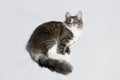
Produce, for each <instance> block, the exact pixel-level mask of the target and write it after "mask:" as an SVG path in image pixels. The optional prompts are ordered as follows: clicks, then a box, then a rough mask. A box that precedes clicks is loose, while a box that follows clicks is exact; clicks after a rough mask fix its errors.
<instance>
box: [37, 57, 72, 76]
mask: <svg viewBox="0 0 120 80" xmlns="http://www.w3.org/2000/svg"><path fill="white" fill-rule="evenodd" d="M38 64H39V66H41V67H46V68H48V69H50V70H51V71H55V72H58V73H61V74H64V75H67V74H69V73H71V72H72V66H71V65H70V64H69V63H67V62H66V61H59V60H54V59H50V58H47V59H45V58H40V59H39V61H38Z"/></svg>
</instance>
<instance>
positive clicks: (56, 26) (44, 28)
mask: <svg viewBox="0 0 120 80" xmlns="http://www.w3.org/2000/svg"><path fill="white" fill-rule="evenodd" d="M62 28H64V25H63V23H62V22H60V21H50V22H46V23H43V24H41V25H39V26H38V27H37V28H36V29H35V30H34V33H33V34H35V33H39V34H42V33H43V34H47V33H48V34H51V33H55V32H59V31H60V30H61V29H62Z"/></svg>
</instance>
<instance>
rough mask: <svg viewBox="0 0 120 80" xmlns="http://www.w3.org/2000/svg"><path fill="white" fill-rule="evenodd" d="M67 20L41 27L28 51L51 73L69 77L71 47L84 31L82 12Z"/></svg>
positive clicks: (27, 47)
mask: <svg viewBox="0 0 120 80" xmlns="http://www.w3.org/2000/svg"><path fill="white" fill-rule="evenodd" d="M65 17H66V19H65V21H64V22H61V21H50V22H46V23H43V24H41V25H39V26H38V27H37V28H36V29H35V30H34V32H33V33H32V35H31V37H30V39H29V41H28V43H27V46H26V49H27V51H28V52H29V53H30V55H31V58H32V59H33V61H35V62H36V63H38V65H39V66H41V67H45V68H48V69H49V70H51V71H54V72H57V73H60V74H63V75H67V74H69V73H71V72H72V69H73V68H72V66H71V64H70V59H69V54H70V48H69V46H70V45H71V44H73V43H74V42H76V41H77V40H78V39H79V37H80V34H81V32H82V29H83V21H82V12H81V11H80V12H78V14H77V15H76V16H71V14H70V13H69V12H66V15H65Z"/></svg>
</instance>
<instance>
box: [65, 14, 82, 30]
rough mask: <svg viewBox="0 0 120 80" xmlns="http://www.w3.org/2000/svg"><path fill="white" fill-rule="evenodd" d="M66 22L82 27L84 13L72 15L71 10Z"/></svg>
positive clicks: (69, 24) (68, 24) (70, 25)
mask: <svg viewBox="0 0 120 80" xmlns="http://www.w3.org/2000/svg"><path fill="white" fill-rule="evenodd" d="M65 24H66V25H67V26H69V27H78V28H82V25H83V22H82V13H81V12H78V14H77V15H76V16H71V15H70V13H69V12H67V13H66V20H65Z"/></svg>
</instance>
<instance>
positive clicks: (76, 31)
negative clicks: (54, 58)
mask: <svg viewBox="0 0 120 80" xmlns="http://www.w3.org/2000/svg"><path fill="white" fill-rule="evenodd" d="M67 28H68V29H69V30H70V31H71V32H72V33H73V39H72V40H70V42H69V44H68V46H69V45H71V44H73V43H75V42H76V41H77V40H78V39H79V38H80V35H81V33H82V29H78V28H77V25H76V26H72V27H67Z"/></svg>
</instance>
